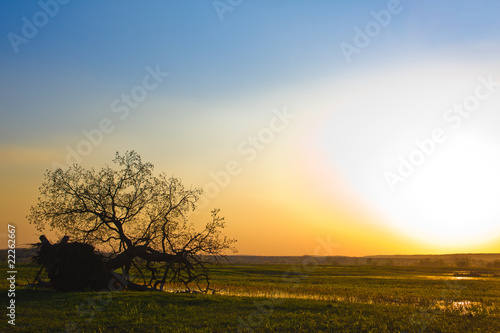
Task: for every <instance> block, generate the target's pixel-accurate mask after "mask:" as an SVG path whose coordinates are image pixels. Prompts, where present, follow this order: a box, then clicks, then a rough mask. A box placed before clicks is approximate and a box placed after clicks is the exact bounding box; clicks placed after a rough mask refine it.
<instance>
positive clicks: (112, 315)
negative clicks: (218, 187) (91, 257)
mask: <svg viewBox="0 0 500 333" xmlns="http://www.w3.org/2000/svg"><path fill="white" fill-rule="evenodd" d="M17 268H18V277H17V280H18V283H19V284H24V285H25V284H27V283H28V281H31V282H32V280H33V277H34V275H35V274H36V272H37V270H38V268H37V267H35V266H33V265H31V264H19V265H18V267H17ZM210 272H211V281H212V282H211V285H212V288H213V289H215V290H217V291H216V292H215V293H214V294H186V293H173V292H133V291H126V290H125V291H122V292H109V291H108V292H104V291H103V292H92V291H90V290H89V291H85V292H71V293H57V292H54V291H50V290H45V289H37V288H28V287H23V286H18V287H17V288H16V326H15V328H14V327H12V326H11V325H8V324H7V320H6V319H4V320H3V322H2V324H1V326H0V327H1V331H16V332H49V331H50V332H64V331H66V332H153V331H154V332H193V331H200V332H238V331H240V332H290V331H296V332H315V331H325V332H500V288H499V284H500V277H499V276H500V269H497V268H491V269H478V270H462V269H459V268H457V267H421V266H401V267H396V266H332V265H324V264H322V263H321V261H314V262H312V261H307V262H303V264H302V265H271V264H253V265H241V264H240V265H235V264H232V265H223V266H217V267H211V269H210ZM472 273H474V274H472ZM1 288H2V293H7V289H8V286H7V282H6V279H5V278H3V279H2V285H1Z"/></svg>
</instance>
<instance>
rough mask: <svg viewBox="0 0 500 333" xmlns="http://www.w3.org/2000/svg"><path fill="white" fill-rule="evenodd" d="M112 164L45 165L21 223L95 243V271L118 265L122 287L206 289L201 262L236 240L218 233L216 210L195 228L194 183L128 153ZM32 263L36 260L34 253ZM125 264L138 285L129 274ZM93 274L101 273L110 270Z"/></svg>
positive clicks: (213, 260)
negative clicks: (157, 170) (100, 266)
mask: <svg viewBox="0 0 500 333" xmlns="http://www.w3.org/2000/svg"><path fill="white" fill-rule="evenodd" d="M113 162H114V164H115V165H117V166H118V168H117V169H113V168H111V167H110V166H105V167H103V168H102V169H101V170H98V171H96V170H94V169H90V170H87V169H84V168H83V167H81V166H80V165H77V164H75V165H73V166H72V167H70V168H69V169H67V170H62V169H60V168H59V169H56V170H54V171H51V170H48V171H47V172H46V174H45V180H44V182H43V183H42V185H41V187H40V197H39V198H38V203H37V204H36V205H34V206H32V207H31V212H30V214H29V215H28V220H29V222H30V223H31V224H33V225H35V226H36V228H37V229H38V230H39V231H43V230H45V229H46V228H50V229H54V230H56V231H57V232H58V233H59V234H60V235H61V236H62V235H67V236H69V237H70V239H71V241H73V242H77V243H81V244H88V245H89V246H92V247H95V248H96V249H98V250H99V253H98V255H99V256H102V260H101V261H102V262H103V267H104V268H103V269H104V270H105V271H107V272H108V273H111V276H116V275H117V274H116V273H114V271H115V270H117V269H119V268H121V269H122V276H123V277H122V279H121V280H120V281H121V284H123V285H124V286H127V287H128V288H130V289H137V290H147V289H155V290H163V289H164V286H165V285H166V284H167V283H170V284H173V285H175V286H178V287H179V288H183V289H184V290H187V291H191V290H193V289H195V290H199V291H204V292H207V291H208V290H210V285H209V270H208V268H209V266H210V265H211V264H215V263H218V262H220V260H221V259H223V258H224V256H225V253H226V252H227V251H228V250H230V251H233V252H235V251H236V250H235V249H234V248H233V244H234V243H235V242H236V240H234V239H229V238H227V237H226V236H224V235H222V232H221V231H222V229H223V228H224V218H223V217H220V216H219V210H213V211H212V214H211V219H210V220H209V222H208V223H207V224H206V225H205V228H204V229H203V230H200V231H197V230H195V228H194V226H193V224H192V223H189V222H188V219H187V215H188V214H189V213H190V212H192V211H193V210H194V209H195V208H196V202H197V201H198V199H199V197H200V195H201V193H202V191H201V190H200V189H189V190H187V189H185V188H184V186H183V185H182V183H181V181H180V180H179V179H178V178H174V177H167V176H166V174H164V173H161V174H159V175H154V174H153V165H152V164H151V163H144V162H142V161H141V157H140V156H139V155H138V154H137V153H136V152H134V151H131V152H127V153H125V154H124V155H120V154H119V153H117V154H116V157H115V158H114V160H113ZM66 241H67V239H66ZM44 244H45V247H46V248H48V247H50V246H56V245H54V244H50V242H48V241H47V240H45V242H44V241H42V243H41V244H39V247H40V248H43V246H44ZM73 247H74V246H73ZM74 248H76V247H74ZM87 249H88V247H87ZM52 252H54V255H57V253H58V251H52ZM52 252H51V251H45V252H44V253H52ZM60 252H62V251H59V253H60ZM75 253H76V252H75ZM100 253H105V255H104V254H100ZM39 257H40V256H39ZM67 259H68V258H66V259H65V260H67ZM75 259H76V258H75ZM92 260H94V261H95V262H101V261H100V260H96V259H95V258H94V259H92ZM92 260H91V261H90V262H93V261H92ZM46 261H47V258H46ZM49 261H50V260H49ZM55 262H61V260H59V261H57V260H55ZM39 263H40V264H42V265H43V264H44V262H43V260H42V259H40V258H39ZM46 268H47V267H46ZM132 268H134V271H136V272H138V273H137V274H138V275H139V276H140V283H137V280H134V279H132V278H131V277H130V275H129V273H130V270H131V269H132ZM66 270H67V269H66ZM54 271H60V269H58V270H57V269H55V270H54ZM80 273H81V272H80ZM137 274H136V275H137ZM70 275H71V274H70ZM98 275H99V274H98ZM99 276H103V277H104V278H106V279H109V277H110V274H100V275H99ZM80 280H81V279H80ZM80 282H81V281H80ZM101 282H108V281H101ZM96 285H102V283H96ZM72 287H73V288H72ZM81 288H82V284H81V283H80V284H79V285H78V286H77V285H73V286H71V284H70V285H68V283H65V289H66V290H68V289H81Z"/></svg>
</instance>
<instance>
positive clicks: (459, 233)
mask: <svg viewBox="0 0 500 333" xmlns="http://www.w3.org/2000/svg"><path fill="white" fill-rule="evenodd" d="M440 148H441V149H440V151H438V152H437V153H436V154H435V156H433V157H432V158H431V159H430V160H429V161H428V162H427V164H426V165H424V167H423V168H422V169H421V170H419V172H418V173H417V174H416V175H415V176H414V178H413V179H411V181H410V182H409V183H408V184H407V188H406V189H405V190H404V192H403V193H402V196H403V197H404V199H403V200H404V202H405V206H407V209H408V210H409V211H411V212H413V216H411V217H409V218H410V221H411V223H412V224H413V228H412V229H417V230H418V232H419V234H421V235H423V236H425V237H429V238H430V239H432V240H434V241H437V242H439V243H443V244H450V245H451V244H456V243H460V242H482V241H485V240H487V239H488V238H489V237H491V236H493V234H494V233H495V231H496V232H498V230H499V225H500V223H499V219H500V209H499V208H498V207H499V204H498V203H499V202H500V173H499V172H498V170H499V169H500V159H499V158H498V155H495V153H496V150H495V147H492V145H491V144H489V143H488V142H487V141H485V140H482V139H478V138H473V137H466V136H465V135H462V136H456V137H453V138H451V139H450V142H448V143H446V144H444V145H443V146H442V147H440Z"/></svg>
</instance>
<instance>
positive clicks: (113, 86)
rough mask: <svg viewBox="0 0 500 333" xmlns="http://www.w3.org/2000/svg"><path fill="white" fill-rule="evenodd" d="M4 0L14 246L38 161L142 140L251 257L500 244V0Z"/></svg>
mask: <svg viewBox="0 0 500 333" xmlns="http://www.w3.org/2000/svg"><path fill="white" fill-rule="evenodd" d="M466 3H467V4H466ZM0 8H1V10H0V13H1V14H0V17H1V20H0V22H1V23H0V28H1V35H2V36H4V38H2V40H1V42H0V49H1V52H0V73H1V76H0V140H1V141H0V156H1V157H0V184H1V187H0V211H1V212H2V214H1V217H0V228H1V230H0V247H1V248H4V247H5V244H4V243H5V242H4V241H5V238H4V237H1V236H2V235H5V234H6V232H7V231H6V230H7V224H8V223H12V224H15V225H16V226H17V228H18V230H19V231H18V234H17V237H18V242H19V243H20V245H19V246H21V245H28V244H29V243H34V242H36V241H37V240H38V236H39V235H40V234H41V233H40V232H38V231H36V230H35V228H34V227H33V226H32V225H29V224H28V222H27V220H26V218H25V216H26V215H27V214H28V213H29V209H30V207H31V206H32V205H34V204H35V203H36V200H37V197H38V195H39V194H38V187H39V186H40V184H41V182H42V180H43V175H44V172H45V170H47V169H54V168H56V167H62V168H67V167H68V166H69V165H71V164H73V163H79V164H81V165H83V166H84V167H88V168H91V167H93V168H96V169H99V168H101V167H102V166H104V165H106V164H111V160H112V159H113V157H114V154H115V152H116V151H120V152H125V151H130V150H135V151H136V152H138V153H139V154H140V155H141V157H142V160H143V161H148V162H151V163H153V164H154V165H155V172H158V173H160V172H166V173H167V174H169V175H175V176H176V177H179V178H180V179H182V180H183V182H184V185H185V186H186V187H188V188H189V187H193V188H195V187H199V188H203V189H204V190H205V195H204V196H203V197H202V198H201V201H200V207H199V210H198V211H197V212H195V213H193V214H192V215H191V216H190V218H191V219H193V220H194V221H196V222H197V223H201V222H205V221H206V220H207V218H208V217H209V213H210V210H212V209H214V208H220V209H221V215H222V216H224V217H225V218H226V225H227V229H225V233H227V235H228V236H230V237H233V238H236V239H237V240H238V243H237V244H236V248H237V249H238V251H239V253H240V254H249V255H280V256H283V255H306V254H316V253H314V252H315V249H317V247H318V243H321V242H326V241H327V240H328V241H329V242H332V243H335V244H336V247H335V252H334V253H332V252H325V253H320V254H321V255H347V256H363V255H376V254H417V253H419V254H421V253H425V254H441V253H465V252H467V253H470V252H488V253H494V252H500V172H499V170H500V134H499V131H498V125H499V124H500V73H499V71H498V69H499V68H500V57H499V56H500V25H499V24H498V13H499V9H500V7H499V4H498V3H497V2H494V1H486V2H485V3H482V4H481V5H479V4H477V5H473V2H470V1H469V2H467V1H465V2H456V1H451V0H449V1H440V2H439V4H436V3H433V2H425V1H413V2H409V1H401V2H399V1H396V2H394V1H389V2H388V1H363V2H358V3H356V4H351V3H350V2H347V1H343V2H342V1H331V2H326V1H323V2H321V3H319V2H307V1H285V0H283V1H275V2H272V3H266V4H264V2H258V1H244V2H242V4H241V5H239V6H237V7H234V8H233V10H232V11H224V12H221V11H220V10H217V9H214V6H213V4H212V2H211V1H206V2H203V3H201V2H200V3H196V4H195V3H194V2H192V1H191V2H190V1H182V2H149V3H148V4H147V5H144V4H142V3H139V2H129V1H124V2H113V1H111V2H77V1H74V2H69V3H67V4H64V5H62V4H61V5H60V6H59V7H58V12H57V14H55V15H53V16H50V17H49V16H47V17H48V22H47V23H46V24H44V25H43V26H42V25H40V26H39V27H37V28H36V30H37V32H36V33H33V34H32V35H33V36H31V37H26V36H24V35H23V31H24V33H25V34H26V31H28V30H29V27H27V28H26V27H24V26H23V24H26V23H25V20H23V19H22V18H26V20H28V21H30V22H33V17H34V15H35V14H36V13H37V12H40V11H43V10H44V9H43V8H41V7H39V5H38V4H37V2H32V3H28V2H12V1H11V2H3V3H2V4H0ZM381 13H388V14H381ZM384 15H385V16H384ZM35 16H36V15H35ZM464 22H467V24H464ZM35 23H36V22H35ZM35 23H33V24H35ZM370 29H371V30H370ZM14 35H17V36H19V38H24V39H23V40H20V39H16V38H17V37H15V36H14ZM9 36H10V37H9ZM44 233H45V234H47V235H50V236H52V237H55V236H54V234H53V233H51V231H45V232H44Z"/></svg>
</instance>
